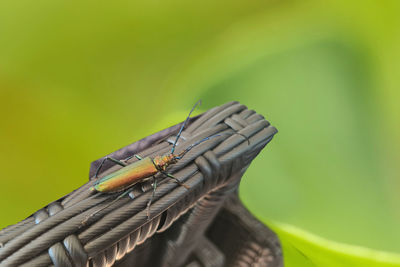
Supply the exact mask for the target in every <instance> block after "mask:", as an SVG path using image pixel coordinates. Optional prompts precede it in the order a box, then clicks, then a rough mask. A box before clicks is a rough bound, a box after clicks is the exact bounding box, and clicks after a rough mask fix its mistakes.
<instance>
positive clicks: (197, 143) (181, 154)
mask: <svg viewBox="0 0 400 267" xmlns="http://www.w3.org/2000/svg"><path fill="white" fill-rule="evenodd" d="M227 134H229V135H232V134H231V133H219V134H214V135H211V136H207V137H205V138H203V139H201V140H199V141H197V142H196V143H193V144H191V145H190V146H188V147H187V148H186V149H185V150H183V151H182V152H181V153H179V155H178V156H176V157H175V158H176V159H181V158H182V157H183V156H185V155H186V153H188V152H189V151H190V150H191V149H192V148H193V147H195V146H197V145H200V144H201V143H203V142H204V141H207V140H210V139H211V138H214V137H218V136H223V135H227ZM234 134H238V135H240V136H243V137H244V138H245V139H246V140H247V143H248V145H250V140H249V138H247V136H245V135H244V134H241V133H238V132H235V133H234Z"/></svg>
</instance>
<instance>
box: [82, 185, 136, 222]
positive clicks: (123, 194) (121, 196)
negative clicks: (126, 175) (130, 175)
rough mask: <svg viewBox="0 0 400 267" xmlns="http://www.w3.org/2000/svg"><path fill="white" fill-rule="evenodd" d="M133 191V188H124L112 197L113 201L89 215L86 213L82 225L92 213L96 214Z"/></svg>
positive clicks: (92, 214)
mask: <svg viewBox="0 0 400 267" xmlns="http://www.w3.org/2000/svg"><path fill="white" fill-rule="evenodd" d="M132 191H133V188H129V189H128V190H126V191H125V192H123V193H121V194H120V195H119V196H118V197H117V198H116V199H114V200H113V201H111V202H110V203H108V204H107V205H105V206H104V207H102V208H100V209H98V210H96V211H95V212H93V213H91V214H90V215H88V216H87V217H86V218H85V219H84V220H83V221H82V225H86V223H87V221H88V220H89V219H90V218H91V217H93V216H94V215H96V214H97V213H99V212H100V211H102V210H105V209H106V208H108V207H110V206H111V205H112V204H114V203H115V202H117V201H118V200H120V199H121V198H123V197H124V196H126V195H127V194H129V193H130V192H132Z"/></svg>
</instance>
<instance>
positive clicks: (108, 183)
mask: <svg viewBox="0 0 400 267" xmlns="http://www.w3.org/2000/svg"><path fill="white" fill-rule="evenodd" d="M157 172H158V170H157V169H156V167H155V166H154V163H153V160H152V159H151V158H150V157H147V158H144V159H142V160H139V161H136V162H134V163H132V164H130V165H128V166H126V167H123V168H122V169H119V170H118V171H116V172H113V173H110V174H108V175H106V176H104V177H103V178H101V179H100V180H99V181H97V182H96V183H95V184H94V185H93V187H94V189H96V191H99V192H104V193H114V192H118V191H122V190H124V189H126V188H128V187H131V186H133V185H134V184H136V183H138V182H140V181H142V180H143V179H145V178H148V177H150V176H152V175H155V174H156V173H157Z"/></svg>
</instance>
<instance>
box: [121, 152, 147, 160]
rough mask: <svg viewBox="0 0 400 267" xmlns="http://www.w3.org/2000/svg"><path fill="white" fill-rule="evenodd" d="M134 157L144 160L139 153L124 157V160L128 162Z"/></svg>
mask: <svg viewBox="0 0 400 267" xmlns="http://www.w3.org/2000/svg"><path fill="white" fill-rule="evenodd" d="M133 157H135V158H137V159H138V160H142V159H143V158H142V157H141V156H139V155H137V154H134V155H132V156H129V157H127V158H126V159H123V160H122V161H124V162H127V161H128V160H130V159H131V158H133Z"/></svg>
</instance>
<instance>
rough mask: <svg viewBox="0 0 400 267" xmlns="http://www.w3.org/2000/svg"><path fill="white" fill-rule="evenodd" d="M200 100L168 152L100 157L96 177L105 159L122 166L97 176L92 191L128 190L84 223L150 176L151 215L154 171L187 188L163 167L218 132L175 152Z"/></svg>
mask: <svg viewBox="0 0 400 267" xmlns="http://www.w3.org/2000/svg"><path fill="white" fill-rule="evenodd" d="M200 103H201V102H200V101H198V102H197V103H196V104H195V105H194V106H193V108H192V109H191V111H190V113H189V115H188V116H187V118H186V120H185V122H184V123H183V124H182V126H181V128H180V130H179V132H178V135H177V136H176V139H175V142H174V143H173V145H172V148H171V152H170V153H169V154H166V155H163V156H156V157H154V158H151V157H145V158H142V157H140V156H139V155H133V156H130V157H128V158H126V159H124V160H118V159H115V158H112V157H105V158H104V159H103V161H102V162H101V163H100V166H99V167H98V168H97V170H96V173H95V177H96V178H97V176H98V174H99V172H100V169H101V167H102V166H103V164H104V162H105V161H106V160H109V161H112V162H114V163H116V164H118V165H121V166H123V168H121V169H119V170H117V171H115V172H113V173H111V174H108V175H106V176H104V177H102V178H101V179H99V180H97V181H96V182H95V183H94V184H93V186H92V187H90V190H91V191H95V192H101V193H116V192H121V191H124V190H127V191H125V192H123V193H122V194H121V195H119V196H118V197H117V198H116V199H115V200H114V201H112V202H111V203H110V204H109V205H107V206H105V207H103V208H101V209H100V210H97V211H95V212H94V213H92V214H91V215H89V217H87V218H86V219H85V221H84V223H85V222H86V221H87V220H88V219H89V218H90V217H92V216H94V215H95V214H97V213H98V212H100V211H101V210H103V209H105V208H107V207H109V206H110V205H112V204H113V203H114V202H115V201H117V200H118V199H120V198H122V197H123V196H125V195H127V194H128V193H130V192H131V191H132V190H128V189H131V188H132V187H133V186H134V185H136V184H137V183H141V182H146V181H149V180H151V179H152V180H153V181H152V186H153V193H152V196H151V198H150V200H149V202H148V203H147V218H148V219H150V212H149V208H150V205H151V202H152V200H153V198H154V195H155V192H156V188H157V180H156V178H155V175H156V174H157V173H162V174H164V175H165V176H167V177H169V178H171V179H173V180H174V181H175V182H176V183H178V184H179V185H181V186H184V187H185V188H186V189H189V186H187V185H185V184H184V183H182V182H181V181H179V179H177V178H176V177H174V176H173V175H172V174H170V173H167V172H166V169H167V168H168V166H170V165H171V164H175V163H177V162H178V161H179V160H180V159H181V158H182V157H183V156H184V155H185V154H186V153H187V152H189V151H190V150H191V149H192V148H193V147H195V146H197V145H199V144H200V143H202V142H204V141H206V140H209V139H210V138H213V137H216V136H220V135H221V134H216V135H212V136H209V137H206V138H204V139H202V140H200V141H198V142H196V143H194V144H191V145H190V146H188V147H187V148H186V149H184V150H183V151H182V152H181V153H179V154H174V152H175V148H176V144H177V142H178V140H179V137H180V136H181V133H182V131H183V129H184V128H185V126H186V124H187V122H188V120H189V118H190V115H191V114H192V112H193V110H194V109H195V108H196V106H197V105H199V104H200ZM133 157H136V158H137V159H138V161H136V162H134V163H132V164H129V165H128V164H127V163H126V162H127V161H128V160H129V159H131V158H133Z"/></svg>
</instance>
